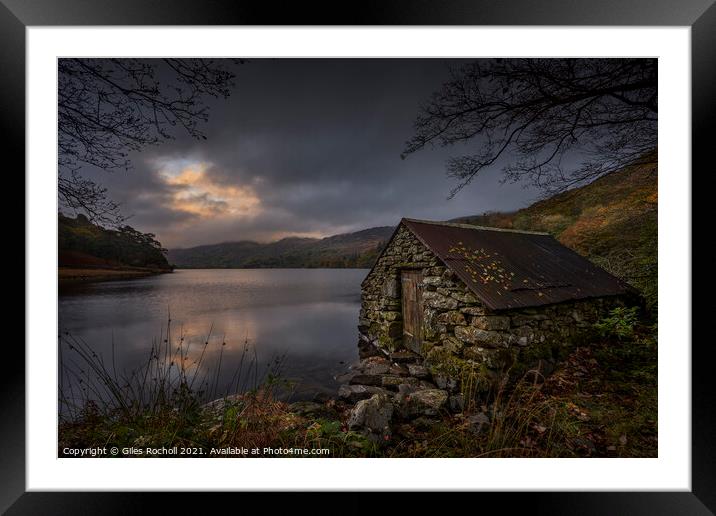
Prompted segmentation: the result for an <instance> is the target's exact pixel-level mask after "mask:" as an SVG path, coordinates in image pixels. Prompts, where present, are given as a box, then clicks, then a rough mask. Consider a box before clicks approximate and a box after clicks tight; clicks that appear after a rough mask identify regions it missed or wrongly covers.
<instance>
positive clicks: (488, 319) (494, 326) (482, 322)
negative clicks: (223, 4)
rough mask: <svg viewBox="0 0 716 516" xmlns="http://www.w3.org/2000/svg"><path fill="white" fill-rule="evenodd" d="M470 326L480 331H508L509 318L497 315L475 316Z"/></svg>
mask: <svg viewBox="0 0 716 516" xmlns="http://www.w3.org/2000/svg"><path fill="white" fill-rule="evenodd" d="M470 324H471V325H472V326H475V327H477V328H480V329H481V330H509V329H510V318H509V317H504V316H499V315H484V316H477V317H473V318H472V321H470Z"/></svg>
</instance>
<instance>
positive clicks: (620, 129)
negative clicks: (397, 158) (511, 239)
mask: <svg viewBox="0 0 716 516" xmlns="http://www.w3.org/2000/svg"><path fill="white" fill-rule="evenodd" d="M461 143H464V144H466V145H467V146H471V147H472V149H473V150H471V151H469V152H470V153H469V154H467V155H463V156H459V157H454V158H450V159H449V160H448V162H447V166H446V168H447V173H448V176H450V177H453V178H455V179H457V184H456V186H455V187H454V188H453V189H452V191H451V192H450V197H453V196H454V195H455V194H456V193H457V192H458V191H460V190H461V189H462V188H463V187H464V186H466V185H467V184H469V183H470V182H471V181H472V180H473V179H474V178H475V177H476V176H477V175H478V174H479V173H480V172H481V171H482V170H485V169H487V168H488V167H491V166H493V165H499V164H500V162H501V161H502V159H507V160H508V161H507V164H506V165H504V166H503V169H502V170H503V172H504V176H503V181H524V180H528V181H530V182H531V183H532V184H534V185H536V186H538V187H540V188H542V189H543V190H544V191H545V192H546V193H549V194H553V193H556V192H558V191H562V190H565V189H567V188H570V187H572V186H576V185H579V184H584V183H586V182H589V181H592V180H594V179H596V178H597V177H600V176H602V175H604V174H607V173H609V172H612V171H614V170H618V169H620V168H623V167H624V166H627V165H631V164H638V163H653V162H655V161H656V152H654V151H655V149H656V146H657V60H656V59H489V60H482V61H478V62H474V63H471V64H468V65H465V66H463V67H461V68H459V69H456V70H452V71H451V78H450V79H449V80H448V81H447V82H446V83H445V84H443V86H442V88H441V89H440V91H437V92H436V93H434V94H433V95H432V97H431V98H430V100H429V101H428V102H426V103H425V104H424V105H422V106H421V108H420V111H419V114H418V117H417V119H416V121H415V135H414V136H413V137H412V139H410V140H409V141H408V142H406V146H405V149H404V151H403V154H402V155H401V157H403V158H405V157H406V156H407V155H408V154H411V153H413V152H416V151H418V150H420V149H422V148H424V147H425V146H427V145H434V144H437V145H440V146H450V145H455V144H461ZM567 157H570V158H571V159H570V160H569V161H571V162H574V161H575V160H577V161H578V162H580V163H581V164H580V165H578V166H577V167H576V168H575V169H572V170H566V169H565V165H564V161H565V158H567Z"/></svg>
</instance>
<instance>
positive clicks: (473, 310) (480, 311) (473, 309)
mask: <svg viewBox="0 0 716 516" xmlns="http://www.w3.org/2000/svg"><path fill="white" fill-rule="evenodd" d="M460 311H461V312H462V313H464V314H466V315H485V308H484V307H482V306H466V307H464V308H461V309H460Z"/></svg>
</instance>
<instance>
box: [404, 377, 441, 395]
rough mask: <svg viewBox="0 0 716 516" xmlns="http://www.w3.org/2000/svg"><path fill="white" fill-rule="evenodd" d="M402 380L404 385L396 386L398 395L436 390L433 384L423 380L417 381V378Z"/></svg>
mask: <svg viewBox="0 0 716 516" xmlns="http://www.w3.org/2000/svg"><path fill="white" fill-rule="evenodd" d="M403 380H404V382H405V383H401V384H399V385H398V392H399V393H400V394H411V393H413V392H417V391H424V390H428V389H436V388H437V386H436V385H435V384H433V383H430V382H428V381H425V380H418V379H417V378H404V379H403Z"/></svg>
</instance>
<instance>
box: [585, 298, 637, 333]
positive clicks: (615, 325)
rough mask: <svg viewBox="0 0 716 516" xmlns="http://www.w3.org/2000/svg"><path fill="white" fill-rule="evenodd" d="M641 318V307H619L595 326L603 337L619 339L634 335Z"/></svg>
mask: <svg viewBox="0 0 716 516" xmlns="http://www.w3.org/2000/svg"><path fill="white" fill-rule="evenodd" d="M638 320H639V307H636V306H633V307H630V308H626V307H617V308H614V309H613V310H611V311H610V312H609V315H608V316H607V317H604V318H603V319H601V320H600V321H598V322H596V323H594V327H595V329H596V330H597V331H599V333H600V334H601V335H602V336H603V337H616V338H617V339H619V340H622V339H624V338H631V337H633V336H634V328H635V327H636V324H637V322H638Z"/></svg>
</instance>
